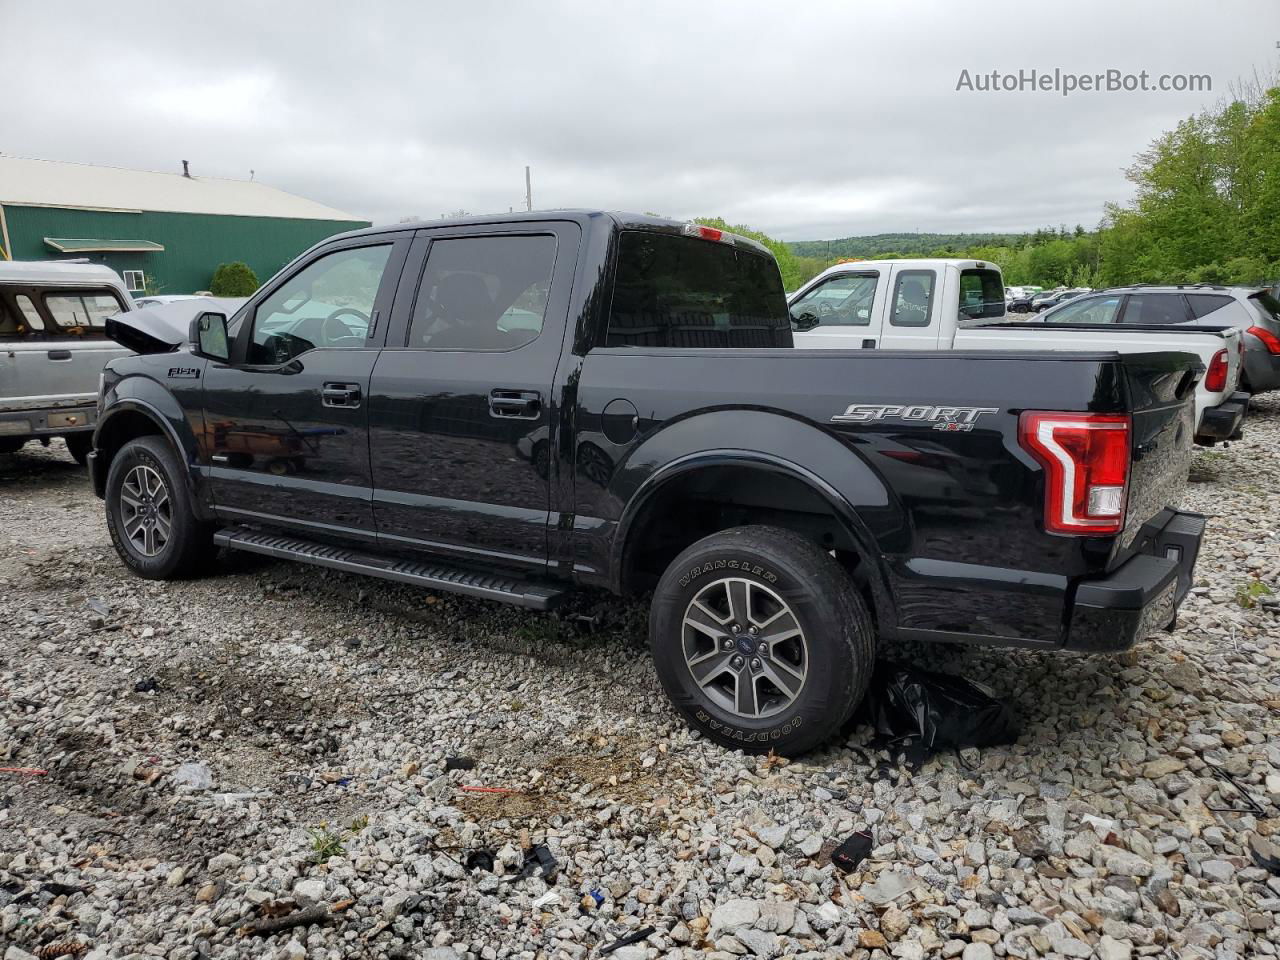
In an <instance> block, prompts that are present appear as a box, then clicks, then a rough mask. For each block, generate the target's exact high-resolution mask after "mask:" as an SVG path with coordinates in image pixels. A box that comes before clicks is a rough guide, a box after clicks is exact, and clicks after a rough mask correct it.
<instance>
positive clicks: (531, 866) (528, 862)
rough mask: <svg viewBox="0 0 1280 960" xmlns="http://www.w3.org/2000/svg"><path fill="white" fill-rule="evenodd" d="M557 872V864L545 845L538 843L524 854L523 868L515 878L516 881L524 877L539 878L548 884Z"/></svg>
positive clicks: (558, 868) (558, 867)
mask: <svg viewBox="0 0 1280 960" xmlns="http://www.w3.org/2000/svg"><path fill="white" fill-rule="evenodd" d="M559 872H560V864H559V862H558V861H557V860H556V858H555V857H554V856H553V855H552V853H551V851H550V850H549V849H547V846H546V844H543V843H540V844H538V845H537V846H535V847H533V848H532V849H531V850H529V852H528V853H526V854H525V857H524V866H522V867H521V868H520V873H519V874H518V875H517V876H516V879H517V880H523V879H524V878H525V877H533V876H540V877H542V879H543V880H545V881H546V882H547V883H550V882H551V881H552V880H554V879H555V878H556V874H557V873H559Z"/></svg>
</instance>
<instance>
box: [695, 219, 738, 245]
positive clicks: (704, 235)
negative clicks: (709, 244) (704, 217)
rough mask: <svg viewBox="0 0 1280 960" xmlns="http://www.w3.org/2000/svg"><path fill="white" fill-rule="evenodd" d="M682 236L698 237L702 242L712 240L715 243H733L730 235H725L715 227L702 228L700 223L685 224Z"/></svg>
mask: <svg viewBox="0 0 1280 960" xmlns="http://www.w3.org/2000/svg"><path fill="white" fill-rule="evenodd" d="M684 234H685V236H686V237H699V238H701V239H703V240H714V241H715V242H716V243H730V244H731V243H733V234H732V233H725V232H724V231H723V230H717V229H716V228H715V227H704V226H703V225H702V224H700V223H686V224H685V225H684Z"/></svg>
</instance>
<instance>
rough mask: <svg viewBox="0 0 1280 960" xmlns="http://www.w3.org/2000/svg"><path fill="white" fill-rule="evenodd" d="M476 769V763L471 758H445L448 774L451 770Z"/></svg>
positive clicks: (445, 767)
mask: <svg viewBox="0 0 1280 960" xmlns="http://www.w3.org/2000/svg"><path fill="white" fill-rule="evenodd" d="M475 768H476V762H475V761H474V760H472V759H471V758H470V757H445V758H444V772H445V773H448V772H449V771H450V770H474V769H475Z"/></svg>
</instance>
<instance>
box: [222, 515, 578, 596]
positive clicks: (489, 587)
mask: <svg viewBox="0 0 1280 960" xmlns="http://www.w3.org/2000/svg"><path fill="white" fill-rule="evenodd" d="M213 542H214V543H215V544H217V545H218V546H220V547H226V548H228V549H229V550H245V551H248V552H249V553H261V554H265V555H267V556H269V557H281V558H283V559H285V560H297V561H300V562H302V563H310V564H314V565H315V566H318V567H329V568H330V569H331V570H342V571H344V572H345V573H359V574H364V575H365V576H369V577H382V578H383V579H384V580H398V581H399V582H401V583H412V584H414V585H416V586H419V587H426V588H427V589H429V590H445V591H448V592H450V593H462V594H466V595H467V596H469V597H483V598H484V599H486V600H501V601H503V602H505V603H514V604H516V605H518V606H521V607H527V608H529V609H530V610H549V609H551V608H552V607H553V606H555V605H556V603H557V602H558V601H559V600H560V599H561V598H562V597H563V596H564V595H565V590H563V589H562V588H560V587H558V586H552V585H549V584H545V583H534V582H530V581H528V580H520V579H518V578H515V577H502V576H494V575H492V574H487V573H476V572H474V571H471V570H466V569H462V568H459V567H449V566H444V565H441V564H435V563H423V562H421V561H417V560H403V559H400V558H398V557H383V556H379V555H377V554H372V553H363V552H361V551H359V550H351V549H348V548H347V547H334V546H330V545H329V544H324V543H316V542H314V541H311V540H302V539H299V538H298V537H286V536H281V535H279V534H274V533H263V532H262V531H260V530H254V529H253V528H251V527H227V528H225V529H223V530H219V531H218V532H217V533H215V534H214V535H213Z"/></svg>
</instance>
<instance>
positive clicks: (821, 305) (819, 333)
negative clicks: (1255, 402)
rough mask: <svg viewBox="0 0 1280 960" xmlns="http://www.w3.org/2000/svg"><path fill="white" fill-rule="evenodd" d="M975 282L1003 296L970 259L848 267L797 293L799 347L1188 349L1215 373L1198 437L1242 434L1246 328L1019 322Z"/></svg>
mask: <svg viewBox="0 0 1280 960" xmlns="http://www.w3.org/2000/svg"><path fill="white" fill-rule="evenodd" d="M903 264H905V265H903ZM966 285H967V286H968V288H970V289H974V288H976V287H979V286H983V287H985V288H986V289H987V290H988V291H990V292H991V294H992V300H994V299H995V297H994V293H995V291H996V289H997V288H998V287H1000V285H1001V280H1000V271H999V268H998V267H996V266H995V265H994V264H990V263H981V262H979V261H969V260H937V261H904V260H886V261H881V262H879V263H872V262H862V263H851V264H838V265H836V266H835V267H832V268H830V269H828V270H825V271H823V272H822V273H820V274H819V275H818V276H817V277H815V278H814V279H813V280H811V281H810V282H809V284H808V285H806V286H805V287H803V288H802V289H801V290H800V292H799V293H797V294H796V295H795V296H794V297H793V298H792V300H791V303H790V310H791V316H792V325H793V327H794V328H795V342H796V345H797V346H803V347H819V348H825V349H840V348H846V349H848V348H858V349H872V348H879V349H888V350H933V349H944V350H945V349H955V350H1019V351H1023V350H1118V351H1120V352H1122V353H1147V352H1150V351H1163V350H1173V351H1185V352H1187V353H1194V354H1195V355H1196V356H1197V357H1199V358H1200V362H1201V364H1202V365H1203V368H1204V370H1205V371H1207V372H1206V373H1205V375H1204V376H1203V377H1200V378H1199V382H1198V384H1197V387H1196V425H1195V435H1196V439H1197V440H1198V441H1199V442H1200V443H1203V444H1206V445H1213V444H1214V443H1216V442H1218V441H1219V440H1228V439H1233V438H1235V437H1237V436H1239V435H1240V432H1241V430H1242V429H1243V426H1244V419H1245V414H1246V411H1247V409H1248V397H1247V396H1246V395H1245V394H1243V393H1240V392H1239V391H1238V389H1237V388H1238V387H1239V382H1240V370H1241V364H1240V357H1239V352H1240V334H1239V333H1238V332H1237V331H1234V330H1231V329H1228V328H1221V329H1217V328H1208V327H1201V328H1194V327H1186V328H1178V327H1159V328H1157V327H1154V326H1150V325H1146V326H1135V325H1129V324H1125V325H1122V326H1114V325H1110V324H1076V325H1068V324H1058V323H1053V324H1046V323H1038V322H1035V323H1029V322H1027V321H1025V320H1018V321H1012V320H1008V319H1007V318H1006V317H1005V316H1003V315H1001V313H1000V310H1001V309H1002V308H1003V305H1001V307H1000V308H997V307H995V306H990V307H984V308H983V309H980V310H979V309H974V308H973V307H972V306H966V305H965V304H963V303H962V302H961V299H960V291H961V289H963V288H964V287H965V286H966ZM1067 292H1070V291H1059V294H1062V293H1067ZM1090 302H1092V300H1091V301H1090ZM1060 309H1069V307H1068V308H1060ZM1043 316H1044V317H1051V316H1053V314H1050V313H1045V314H1044V315H1043ZM1058 316H1062V315H1061V314H1058Z"/></svg>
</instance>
